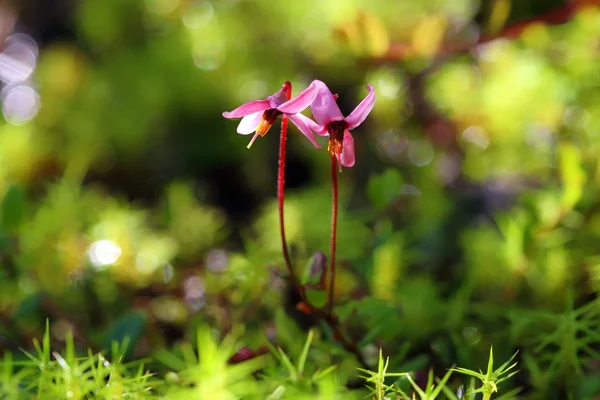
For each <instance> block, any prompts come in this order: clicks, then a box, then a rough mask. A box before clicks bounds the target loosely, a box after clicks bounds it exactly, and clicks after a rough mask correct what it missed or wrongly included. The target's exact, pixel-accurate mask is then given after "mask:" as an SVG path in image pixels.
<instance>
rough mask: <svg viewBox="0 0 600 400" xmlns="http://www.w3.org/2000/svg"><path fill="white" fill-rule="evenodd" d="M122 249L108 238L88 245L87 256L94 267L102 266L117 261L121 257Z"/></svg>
mask: <svg viewBox="0 0 600 400" xmlns="http://www.w3.org/2000/svg"><path fill="white" fill-rule="evenodd" d="M121 253H122V250H121V248H120V247H119V246H118V245H117V244H116V243H114V242H112V241H110V240H98V241H96V242H94V243H92V245H91V246H90V249H89V250H88V257H89V259H90V262H91V263H92V264H94V266H96V267H103V266H105V265H111V264H114V263H116V262H117V260H118V259H119V257H121Z"/></svg>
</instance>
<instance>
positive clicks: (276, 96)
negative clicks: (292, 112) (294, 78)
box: [267, 82, 292, 108]
mask: <svg viewBox="0 0 600 400" xmlns="http://www.w3.org/2000/svg"><path fill="white" fill-rule="evenodd" d="M291 93H292V84H291V83H289V82H286V83H284V84H283V86H282V87H281V89H280V90H279V92H277V93H273V94H272V95H270V96H269V97H267V100H268V101H269V104H270V105H271V108H277V107H279V106H280V105H282V104H283V103H285V102H286V101H287V100H288V99H289V97H288V95H289V94H291Z"/></svg>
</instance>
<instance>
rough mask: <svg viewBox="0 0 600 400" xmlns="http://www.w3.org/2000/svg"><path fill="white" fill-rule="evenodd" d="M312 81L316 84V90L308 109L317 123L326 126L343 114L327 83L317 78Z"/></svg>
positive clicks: (342, 117)
mask: <svg viewBox="0 0 600 400" xmlns="http://www.w3.org/2000/svg"><path fill="white" fill-rule="evenodd" d="M313 83H315V84H316V85H317V90H318V92H317V96H316V97H315V99H314V101H313V102H312V104H311V105H310V110H311V111H312V114H313V116H314V117H315V119H316V120H317V122H318V123H319V125H321V126H326V125H328V124H329V123H331V122H333V121H341V120H343V119H344V116H343V115H342V112H341V111H340V108H339V107H338V105H337V103H336V102H335V98H334V97H333V94H331V90H329V88H328V87H327V85H325V84H324V83H323V82H321V81H319V80H315V81H314V82H313Z"/></svg>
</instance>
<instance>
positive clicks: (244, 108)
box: [223, 100, 272, 118]
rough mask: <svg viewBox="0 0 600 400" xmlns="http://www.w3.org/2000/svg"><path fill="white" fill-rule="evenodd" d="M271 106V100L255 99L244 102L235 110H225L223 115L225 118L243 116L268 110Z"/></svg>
mask: <svg viewBox="0 0 600 400" xmlns="http://www.w3.org/2000/svg"><path fill="white" fill-rule="evenodd" d="M269 108H272V107H271V104H270V103H269V100H253V101H250V102H248V103H245V104H242V105H241V106H239V107H238V108H236V109H235V110H233V111H229V112H227V111H225V112H224V113H223V116H224V117H225V118H241V117H245V116H246V115H250V114H254V113H256V112H259V111H265V110H268V109H269Z"/></svg>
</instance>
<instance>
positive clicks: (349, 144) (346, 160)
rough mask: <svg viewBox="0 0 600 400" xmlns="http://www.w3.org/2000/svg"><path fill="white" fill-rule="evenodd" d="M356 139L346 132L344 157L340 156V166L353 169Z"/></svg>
mask: <svg viewBox="0 0 600 400" xmlns="http://www.w3.org/2000/svg"><path fill="white" fill-rule="evenodd" d="M354 162H355V159H354V138H353V137H352V134H351V133H350V132H349V131H348V130H345V131H344V149H343V150H342V155H341V156H340V164H342V165H343V166H344V167H352V166H354Z"/></svg>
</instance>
